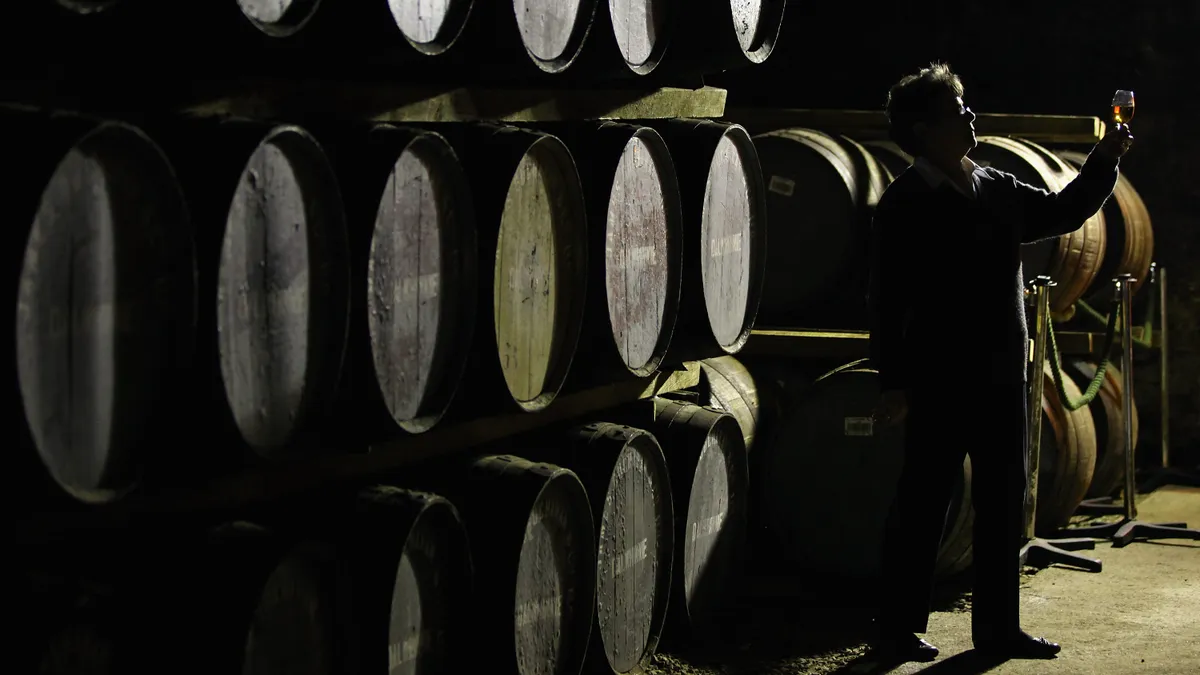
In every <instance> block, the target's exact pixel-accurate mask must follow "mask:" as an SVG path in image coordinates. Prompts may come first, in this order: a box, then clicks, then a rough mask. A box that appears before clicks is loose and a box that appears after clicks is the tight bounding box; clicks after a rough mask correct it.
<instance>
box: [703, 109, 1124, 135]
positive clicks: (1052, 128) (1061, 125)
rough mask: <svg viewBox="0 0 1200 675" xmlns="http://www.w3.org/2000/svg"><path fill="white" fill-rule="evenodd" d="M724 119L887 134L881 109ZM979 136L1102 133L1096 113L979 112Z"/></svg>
mask: <svg viewBox="0 0 1200 675" xmlns="http://www.w3.org/2000/svg"><path fill="white" fill-rule="evenodd" d="M724 119H726V120H728V121H731V122H737V123H739V124H741V125H742V126H744V127H746V128H747V130H749V131H750V133H752V134H759V133H765V132H767V131H772V130H775V129H785V128H788V127H804V128H809V129H818V130H821V131H826V132H829V133H836V134H843V135H846V136H850V137H851V138H855V139H862V140H880V139H885V138H887V129H888V121H887V115H886V114H884V112H883V111H882V110H820V109H805V108H781V109H773V108H732V109H729V110H727V111H726V112H725V117H724ZM975 131H976V133H977V134H979V135H980V136H1017V137H1020V138H1024V139H1026V140H1030V141H1033V142H1035V143H1052V144H1056V143H1063V144H1092V143H1095V142H1096V141H1098V140H1100V138H1101V137H1103V135H1104V133H1105V124H1104V122H1103V121H1102V120H1101V119H1100V118H1099V117H1081V116H1074V115H1014V114H993V113H980V114H977V116H976V119H975Z"/></svg>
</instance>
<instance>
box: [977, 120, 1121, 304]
mask: <svg viewBox="0 0 1200 675" xmlns="http://www.w3.org/2000/svg"><path fill="white" fill-rule="evenodd" d="M978 140H979V145H978V146H976V148H975V149H974V150H972V151H971V154H970V157H971V159H972V160H973V161H975V162H976V163H978V164H979V165H981V166H991V167H995V168H996V169H999V170H1001V171H1005V172H1007V173H1011V174H1012V175H1014V176H1016V177H1017V179H1018V180H1020V181H1021V182H1024V183H1028V184H1029V185H1032V186H1034V187H1037V188H1041V189H1043V190H1046V191H1048V192H1058V191H1059V190H1062V189H1063V188H1065V187H1066V186H1067V185H1068V184H1069V183H1070V182H1071V181H1072V180H1073V179H1074V178H1075V176H1077V175H1078V171H1076V170H1075V169H1073V168H1071V166H1070V165H1069V164H1067V163H1066V162H1064V161H1063V160H1062V159H1060V158H1059V157H1058V156H1057V155H1054V154H1053V153H1051V152H1050V151H1048V150H1046V149H1045V148H1043V147H1041V146H1040V145H1037V144H1035V143H1031V142H1029V141H1023V140H1019V139H1015V138H1004V137H1000V136H980V137H979V139H978ZM1013 226H1014V227H1015V226H1017V224H1016V223H1014V224H1013ZM1105 242H1106V232H1105V222H1104V213H1103V211H1101V212H1099V213H1097V214H1096V215H1094V216H1092V217H1091V218H1088V219H1087V221H1085V222H1084V223H1081V226H1080V228H1079V229H1078V230H1075V231H1074V232H1071V233H1070V234H1066V235H1062V236H1060V237H1055V238H1052V239H1048V240H1045V241H1041V242H1038V243H1035V244H1025V245H1023V246H1022V247H1021V262H1022V267H1023V270H1024V276H1025V278H1026V279H1033V278H1034V277H1036V276H1038V275H1041V274H1045V275H1049V276H1050V278H1051V279H1053V280H1054V281H1055V282H1056V284H1057V285H1056V286H1054V287H1053V288H1051V289H1050V309H1051V311H1054V312H1062V311H1066V309H1067V308H1068V307H1070V306H1071V305H1072V304H1074V302H1075V301H1076V300H1078V299H1080V298H1081V297H1083V296H1084V294H1085V293H1087V291H1088V288H1089V287H1091V286H1092V283H1093V281H1095V279H1096V275H1097V273H1098V272H1099V271H1100V266H1101V264H1102V262H1103V260H1104V256H1105V245H1106V243H1105Z"/></svg>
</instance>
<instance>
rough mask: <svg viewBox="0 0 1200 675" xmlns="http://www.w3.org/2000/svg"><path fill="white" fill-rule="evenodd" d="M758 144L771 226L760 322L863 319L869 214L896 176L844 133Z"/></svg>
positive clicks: (793, 135)
mask: <svg viewBox="0 0 1200 675" xmlns="http://www.w3.org/2000/svg"><path fill="white" fill-rule="evenodd" d="M754 145H755V147H756V148H757V149H758V153H759V157H760V158H761V161H762V167H763V168H762V171H763V178H764V179H765V180H766V182H767V200H766V203H767V212H768V218H767V223H768V226H769V229H770V232H769V234H768V240H769V241H770V247H769V249H768V251H769V253H768V259H767V277H766V282H765V284H764V286H763V301H762V306H761V308H760V310H759V319H760V322H762V323H764V324H770V323H771V322H777V323H780V324H787V323H795V322H797V321H800V322H805V321H812V320H813V313H814V312H820V313H822V314H824V313H828V312H833V313H835V314H836V315H845V316H846V317H847V318H846V320H847V321H851V320H854V321H861V320H862V315H863V314H864V312H865V309H866V305H865V301H864V300H863V298H864V295H865V292H866V283H867V272H868V265H867V252H868V246H869V237H870V228H871V216H872V215H873V213H874V208H875V205H876V203H878V201H879V198H880V197H881V196H882V195H883V191H884V190H885V189H886V188H887V186H888V184H889V183H890V182H891V179H892V176H891V175H890V174H889V172H888V171H887V169H886V168H884V166H883V165H882V164H881V163H880V162H879V161H878V160H877V159H876V158H875V157H874V156H873V155H872V153H871V152H870V151H868V150H867V149H866V148H865V147H863V146H862V145H860V144H858V143H856V142H855V141H853V140H850V139H849V138H846V137H844V136H832V135H829V134H826V133H823V132H820V131H814V130H810V129H781V130H778V131H772V132H768V133H765V134H761V135H758V136H755V137H754ZM802 325H803V324H802Z"/></svg>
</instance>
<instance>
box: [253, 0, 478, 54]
mask: <svg viewBox="0 0 1200 675" xmlns="http://www.w3.org/2000/svg"><path fill="white" fill-rule="evenodd" d="M237 4H238V7H239V8H240V9H241V12H242V15H243V16H244V17H245V18H246V19H247V20H248V21H249V23H250V24H251V25H253V26H254V27H255V28H256V29H258V31H260V32H261V33H263V34H265V35H266V36H268V37H270V38H273V39H275V41H276V42H280V41H286V42H287V43H289V45H294V46H299V47H304V48H309V47H312V48H336V47H341V48H347V49H355V48H357V49H355V51H358V52H359V54H360V56H363V57H365V58H366V60H368V61H369V60H371V59H372V58H374V57H376V56H378V55H380V54H383V55H386V56H395V55H398V54H401V53H403V54H412V55H418V54H419V55H425V56H437V55H439V54H442V53H444V52H445V51H446V50H448V49H450V47H451V46H453V45H454V44H455V42H456V41H457V40H458V38H459V36H460V35H461V34H462V33H463V29H464V28H465V26H466V24H467V20H468V18H469V16H470V14H471V10H472V9H473V8H474V5H475V2H474V0H434V1H432V2H431V1H430V0H352V1H351V2H345V1H344V0H237ZM405 42H407V43H408V45H410V46H411V47H412V50H409V49H408V48H407V47H405V46H404V43H405ZM274 46H279V45H274ZM397 46H401V47H404V49H403V50H402V51H401V52H398V51H397V50H396V49H395V47H397ZM363 49H366V50H369V51H368V52H366V53H363V52H362V50H363ZM413 50H415V51H413ZM304 56H305V57H306V56H308V55H304ZM326 56H332V55H326ZM304 60H305V62H306V63H307V62H308V61H310V60H311V59H308V58H305V59H304ZM343 63H344V61H343Z"/></svg>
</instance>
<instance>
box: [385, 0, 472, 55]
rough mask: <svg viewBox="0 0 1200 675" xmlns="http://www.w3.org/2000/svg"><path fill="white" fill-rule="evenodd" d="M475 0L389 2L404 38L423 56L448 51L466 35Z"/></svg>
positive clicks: (408, 0)
mask: <svg viewBox="0 0 1200 675" xmlns="http://www.w3.org/2000/svg"><path fill="white" fill-rule="evenodd" d="M474 4H475V0H438V1H437V2H428V1H427V0H389V2H388V7H389V8H390V9H391V11H392V18H393V19H394V20H395V21H396V25H397V26H398V27H399V28H400V32H401V33H402V34H403V35H404V39H406V40H408V43H409V44H410V45H412V46H413V47H415V48H416V49H417V51H419V52H421V53H422V54H427V55H430V56H436V55H438V54H441V53H442V52H445V51H446V50H447V49H450V47H451V46H452V45H453V44H454V42H455V40H457V39H458V36H459V35H460V34H461V33H462V30H463V26H465V25H466V23H467V17H468V16H469V15H470V13H471V9H472V7H473V6H474Z"/></svg>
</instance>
